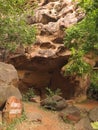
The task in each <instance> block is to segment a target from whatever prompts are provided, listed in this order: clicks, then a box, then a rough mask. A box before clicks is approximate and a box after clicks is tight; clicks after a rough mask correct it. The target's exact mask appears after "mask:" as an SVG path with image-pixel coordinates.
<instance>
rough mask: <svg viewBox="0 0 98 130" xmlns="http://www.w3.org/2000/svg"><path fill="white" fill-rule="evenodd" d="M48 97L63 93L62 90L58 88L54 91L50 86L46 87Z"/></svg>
mask: <svg viewBox="0 0 98 130" xmlns="http://www.w3.org/2000/svg"><path fill="white" fill-rule="evenodd" d="M46 93H47V97H52V96H54V95H61V94H62V93H61V90H60V89H59V88H57V89H56V90H55V91H52V90H51V89H50V88H48V87H47V88H46Z"/></svg>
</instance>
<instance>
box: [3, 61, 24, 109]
mask: <svg viewBox="0 0 98 130" xmlns="http://www.w3.org/2000/svg"><path fill="white" fill-rule="evenodd" d="M17 87H18V74H17V71H16V69H15V68H14V67H13V65H10V64H5V63H2V62H0V107H2V105H3V104H4V103H5V101H6V100H7V98H8V97H10V96H16V97H17V98H20V99H21V98H22V96H21V94H20V92H19V90H18V88H17Z"/></svg>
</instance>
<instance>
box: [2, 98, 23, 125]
mask: <svg viewBox="0 0 98 130" xmlns="http://www.w3.org/2000/svg"><path fill="white" fill-rule="evenodd" d="M22 111H23V105H22V102H21V100H20V99H18V98H16V97H15V96H12V97H9V98H8V100H7V102H6V104H5V107H4V109H3V122H6V123H11V122H12V121H13V120H14V119H15V118H19V117H21V115H22Z"/></svg>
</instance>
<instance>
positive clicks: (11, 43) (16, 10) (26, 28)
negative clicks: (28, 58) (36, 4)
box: [0, 0, 36, 50]
mask: <svg viewBox="0 0 98 130" xmlns="http://www.w3.org/2000/svg"><path fill="white" fill-rule="evenodd" d="M32 13H33V11H32V9H31V8H30V6H29V4H27V0H0V47H1V48H3V49H5V50H8V49H9V50H14V49H15V48H16V47H17V45H28V44H32V43H34V41H35V34H36V29H35V27H34V26H30V25H28V24H27V23H26V17H27V15H32Z"/></svg>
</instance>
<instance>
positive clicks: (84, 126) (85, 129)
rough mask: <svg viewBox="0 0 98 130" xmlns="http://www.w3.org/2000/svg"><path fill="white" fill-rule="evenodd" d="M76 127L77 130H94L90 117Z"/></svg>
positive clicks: (83, 119)
mask: <svg viewBox="0 0 98 130" xmlns="http://www.w3.org/2000/svg"><path fill="white" fill-rule="evenodd" d="M74 127H75V130H93V128H92V127H91V123H90V120H89V118H88V117H86V118H82V119H81V120H80V121H79V122H78V123H77V124H75V126H74Z"/></svg>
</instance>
